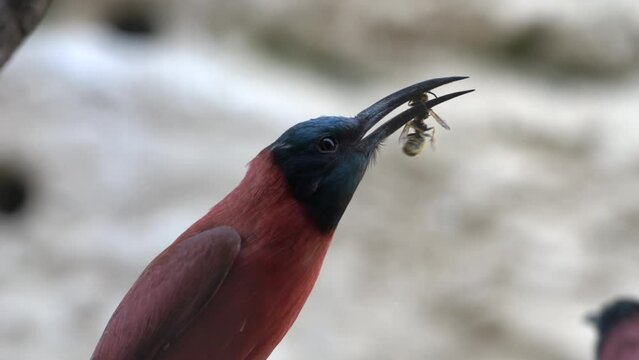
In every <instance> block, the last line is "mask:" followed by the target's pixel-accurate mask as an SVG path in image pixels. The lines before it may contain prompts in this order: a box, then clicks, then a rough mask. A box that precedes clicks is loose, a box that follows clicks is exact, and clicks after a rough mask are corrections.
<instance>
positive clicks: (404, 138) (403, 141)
mask: <svg viewBox="0 0 639 360" xmlns="http://www.w3.org/2000/svg"><path fill="white" fill-rule="evenodd" d="M408 130H410V122H409V123H408V124H406V125H404V128H403V129H402V132H401V133H400V134H399V143H400V144H402V145H404V144H406V141H408Z"/></svg>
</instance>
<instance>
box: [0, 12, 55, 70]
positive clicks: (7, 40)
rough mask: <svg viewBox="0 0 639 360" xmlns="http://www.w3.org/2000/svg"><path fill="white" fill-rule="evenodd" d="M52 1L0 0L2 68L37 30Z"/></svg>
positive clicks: (0, 52) (0, 54)
mask: <svg viewBox="0 0 639 360" xmlns="http://www.w3.org/2000/svg"><path fill="white" fill-rule="evenodd" d="M50 2H51V1H50V0H0V67H2V66H3V65H4V64H5V63H6V62H7V60H9V58H10V57H11V54H12V53H13V51H14V50H15V49H16V48H17V47H18V45H20V43H21V42H22V41H23V40H24V39H25V38H26V37H27V36H28V35H29V34H30V33H31V32H32V31H33V29H35V27H36V26H37V25H38V23H39V22H40V20H41V19H42V17H43V16H44V13H45V11H46V10H47V8H48V7H49V3H50Z"/></svg>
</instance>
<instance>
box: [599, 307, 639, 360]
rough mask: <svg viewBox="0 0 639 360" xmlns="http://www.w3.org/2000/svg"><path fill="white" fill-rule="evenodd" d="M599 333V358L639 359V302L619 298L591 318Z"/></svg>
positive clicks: (615, 359)
mask: <svg viewBox="0 0 639 360" xmlns="http://www.w3.org/2000/svg"><path fill="white" fill-rule="evenodd" d="M590 320H591V321H592V322H593V323H594V325H595V326H596V328H597V331H598V333H599V340H598V341H597V349H596V351H597V360H639V302H638V301H636V300H633V299H618V300H615V301H614V302H612V303H609V304H607V305H606V306H604V308H603V310H602V311H601V313H600V314H599V315H595V316H593V317H591V318H590Z"/></svg>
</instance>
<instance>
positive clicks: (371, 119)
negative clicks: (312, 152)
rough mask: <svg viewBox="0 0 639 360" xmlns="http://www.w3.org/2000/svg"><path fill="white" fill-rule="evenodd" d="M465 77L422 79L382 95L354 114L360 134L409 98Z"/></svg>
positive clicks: (448, 98) (445, 98)
mask: <svg viewBox="0 0 639 360" xmlns="http://www.w3.org/2000/svg"><path fill="white" fill-rule="evenodd" d="M467 78H468V76H449V77H442V78H435V79H430V80H426V81H422V82H419V83H417V84H413V85H411V86H408V87H405V88H403V89H401V90H399V91H396V92H394V93H392V94H390V95H388V96H386V97H384V98H383V99H381V100H379V101H377V102H376V103H374V104H373V105H371V106H369V107H368V108H366V109H364V110H363V111H361V112H360V113H359V114H357V116H355V119H357V121H358V122H360V124H361V127H362V135H361V136H362V137H363V136H364V135H365V134H366V132H367V131H368V130H370V129H371V128H372V127H373V126H375V124H376V123H377V122H378V121H379V120H381V119H382V118H383V117H385V116H386V115H388V114H389V113H390V112H391V111H393V110H395V109H396V108H398V107H399V106H401V105H402V104H404V103H406V102H408V101H410V100H413V99H415V98H417V97H419V96H420V95H421V94H423V93H426V92H429V91H431V90H433V89H435V88H437V87H439V86H442V85H446V84H449V83H452V82H455V81H459V80H464V79H467ZM470 91H472V90H470ZM470 91H467V92H470ZM455 94H456V93H455ZM450 95H452V94H450ZM459 95H463V94H458V95H455V96H459ZM455 96H453V97H455ZM453 97H445V96H442V97H438V98H435V99H432V100H431V101H433V100H437V99H442V98H443V99H442V100H440V101H439V102H437V103H435V105H436V104H439V103H441V102H444V101H446V100H450V99H452V98H453ZM429 102H430V101H429ZM435 105H432V106H435ZM432 106H429V107H432Z"/></svg>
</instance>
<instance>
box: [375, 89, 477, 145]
mask: <svg viewBox="0 0 639 360" xmlns="http://www.w3.org/2000/svg"><path fill="white" fill-rule="evenodd" d="M473 91H475V89H471V90H463V91H457V92H454V93H450V94H446V95H442V96H439V97H437V98H434V99H430V100H428V101H426V102H421V103H419V104H421V105H420V106H417V105H416V106H412V107H410V108H409V109H407V110H404V111H403V112H401V113H399V114H398V115H396V116H395V117H393V118H392V119H390V120H388V121H387V122H385V123H384V124H382V125H381V126H380V127H378V128H377V129H376V130H375V131H373V132H372V133H371V134H370V135H368V136H366V137H365V138H364V140H363V144H364V146H365V147H368V148H370V147H374V146H377V144H379V143H381V142H382V141H383V140H384V139H386V138H387V137H388V136H390V135H391V134H392V133H394V132H395V131H397V130H398V129H399V128H401V127H402V126H404V125H406V123H407V122H409V121H410V120H412V119H414V118H415V117H417V116H420V114H421V115H423V114H424V113H426V112H427V111H428V110H429V109H432V108H433V107H434V106H436V105H438V104H441V103H443V102H444V101H448V100H451V99H454V98H456V97H458V96H461V95H464V94H468V93H470V92H473Z"/></svg>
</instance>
